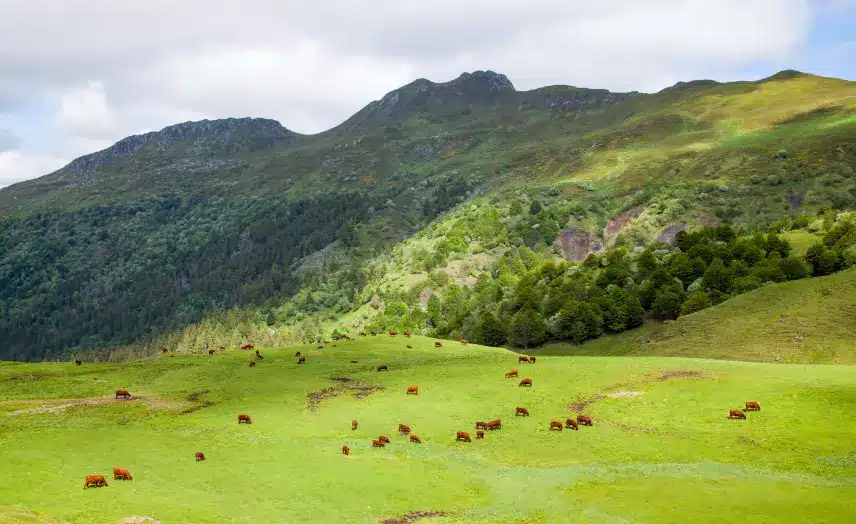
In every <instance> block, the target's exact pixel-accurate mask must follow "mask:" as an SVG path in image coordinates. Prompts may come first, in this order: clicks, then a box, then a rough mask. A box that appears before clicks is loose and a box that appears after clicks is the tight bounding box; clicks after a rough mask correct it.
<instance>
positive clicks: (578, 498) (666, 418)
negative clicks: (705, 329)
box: [0, 336, 856, 524]
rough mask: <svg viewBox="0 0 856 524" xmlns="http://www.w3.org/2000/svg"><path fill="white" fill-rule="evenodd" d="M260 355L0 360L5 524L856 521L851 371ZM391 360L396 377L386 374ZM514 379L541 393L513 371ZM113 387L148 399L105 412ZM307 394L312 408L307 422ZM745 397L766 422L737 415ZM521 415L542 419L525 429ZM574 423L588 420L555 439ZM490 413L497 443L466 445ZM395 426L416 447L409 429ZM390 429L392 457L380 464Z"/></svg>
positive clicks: (372, 340)
mask: <svg viewBox="0 0 856 524" xmlns="http://www.w3.org/2000/svg"><path fill="white" fill-rule="evenodd" d="M406 344H411V345H412V346H413V349H406V348H405V345H406ZM296 350H300V351H302V352H303V354H304V355H308V361H307V363H306V364H305V365H298V364H297V363H296V359H295V358H294V357H293V355H294V352H295V351H296ZM261 352H262V355H264V357H265V358H264V360H263V361H262V362H259V363H258V365H257V366H256V367H255V368H250V367H249V366H248V361H249V360H250V355H249V352H242V351H238V350H233V351H227V352H225V353H221V354H217V355H214V356H208V355H205V356H201V355H183V356H176V357H167V356H162V357H159V358H157V359H154V360H149V361H138V362H132V363H127V364H123V365H117V364H93V363H85V364H84V365H82V366H75V365H73V364H65V363H62V364H57V363H53V364H19V363H4V364H0V449H2V453H0V471H2V472H3V474H2V475H0V521H3V522H75V523H77V522H79V523H87V524H90V523H101V522H104V523H114V522H117V521H118V520H119V519H121V518H124V517H130V516H133V515H138V516H150V517H153V518H156V519H158V520H160V521H161V522H163V523H191V522H192V523H207V522H289V523H300V522H307V523H309V522H312V523H317V522H328V523H334V522H335V523H338V522H348V523H363V522H365V523H369V522H372V523H377V522H383V521H384V520H385V519H402V517H403V516H405V515H406V514H408V513H411V512H417V511H431V512H438V513H442V514H441V515H435V516H434V517H429V518H424V519H420V520H419V521H418V522H419V523H420V524H424V523H441V522H497V523H499V522H521V521H523V522H551V523H554V522H609V523H613V522H614V523H628V522H633V523H648V522H650V523H655V522H656V523H662V522H676V523H677V522H681V523H683V522H717V523H722V522H735V523H738V522H739V523H744V522H769V523H782V522H813V523H821V522H829V523H841V522H854V521H856V503H854V501H856V450H854V443H856V367H854V366H844V365H842V366H833V365H792V364H781V363H779V364H763V363H748V362H729V361H717V360H698V359H683V358H659V357H650V358H648V357H646V358H627V357H623V358H622V357H575V358H568V357H562V356H543V357H540V358H539V359H538V361H537V363H535V364H518V363H517V354H515V353H512V352H509V351H506V350H503V349H496V348H489V347H482V346H475V345H472V344H471V345H469V346H462V345H460V344H459V343H456V342H447V343H446V344H445V347H443V348H442V349H435V348H434V347H433V340H432V339H428V338H423V337H415V336H414V337H413V338H412V339H410V340H406V339H404V338H403V337H401V336H398V337H395V338H392V337H389V336H377V337H367V338H360V339H359V340H356V341H352V342H347V341H344V342H340V343H338V344H337V347H332V344H328V345H327V346H325V347H324V349H318V348H316V347H315V346H304V347H299V348H282V349H274V348H261ZM352 360H356V361H357V362H356V363H352V362H351V361H352ZM381 363H388V364H389V365H390V371H389V372H388V373H387V372H377V371H375V368H376V366H377V365H378V364H381ZM511 368H518V369H519V370H520V374H521V378H522V377H531V378H532V380H533V383H534V386H533V387H532V388H531V389H529V388H521V387H518V379H513V378H511V379H506V378H504V372H505V371H507V370H509V369H511ZM331 377H347V378H349V379H352V380H351V381H343V380H338V381H337V380H331ZM408 385H418V386H419V395H418V396H413V395H406V394H405V388H406V386H408ZM372 386H378V387H382V388H383V389H372ZM116 388H127V389H128V390H130V391H131V393H132V394H133V395H135V397H136V398H135V399H134V400H130V401H121V400H114V399H113V398H112V397H113V391H114V390H115V389H116ZM328 388H333V389H328ZM355 394H356V395H357V396H362V398H355V397H354V395H355ZM366 394H367V396H365V395H366ZM310 396H311V397H310ZM310 398H313V399H319V398H320V400H319V402H317V403H316V404H315V409H314V410H313V409H310V407H309V405H310V402H309V399H310ZM747 400H757V401H758V402H760V404H761V407H762V410H761V411H760V412H757V413H750V414H749V416H748V419H747V420H729V419H727V418H726V415H727V413H728V410H729V409H730V408H740V407H742V406H743V403H744V402H745V401H747ZM575 403H576V404H578V405H575V406H572V404H575ZM516 406H522V407H526V408H528V409H529V411H530V412H531V416H530V417H528V418H523V417H515V416H514V408H515V407H516ZM238 413H248V414H249V415H251V416H252V419H253V423H252V425H246V424H241V425H238V423H237V414H238ZM577 413H585V414H588V415H590V416H591V417H592V418H593V420H594V426H593V427H581V428H580V430H579V431H571V430H563V431H561V432H558V431H555V432H550V431H548V423H549V421H550V420H551V419H557V418H561V419H564V418H565V417H567V416H571V415H576V414H577ZM355 418H356V419H358V420H359V422H360V425H359V429H358V430H357V431H352V430H351V425H350V423H351V420H352V419H355ZM494 418H500V419H502V421H503V428H502V430H500V431H495V432H488V434H487V436H486V438H485V439H484V440H476V439H474V440H473V441H472V442H471V443H463V442H456V441H455V439H454V437H455V431H456V430H467V431H469V432H470V433H471V434H472V435H473V437H475V429H474V422H475V421H476V420H490V419H494ZM399 423H406V424H409V425H410V426H411V427H412V429H413V432H414V433H416V434H418V435H419V436H420V437H421V438H422V441H423V444H421V445H417V444H412V443H410V442H408V439H407V437H404V436H399V435H398V434H396V431H397V427H398V424H399ZM381 434H384V435H388V436H389V437H390V438H391V439H392V443H391V445H389V446H388V447H387V448H386V449H373V448H372V446H371V439H372V438H377V437H378V436H379V435H381ZM343 444H347V445H348V446H350V448H351V455H350V456H349V457H345V456H343V455H342V454H341V451H340V450H341V446H342V445H343ZM196 451H202V452H204V453H205V455H206V456H207V460H206V461H205V462H198V463H197V462H195V460H194V453H195V452H196ZM113 465H119V466H123V467H126V468H128V469H130V471H131V472H132V473H133V474H134V480H133V481H126V482H122V481H114V480H112V479H110V480H109V484H110V485H109V486H108V487H106V488H90V489H86V490H84V489H83V478H84V476H85V475H87V474H103V475H105V476H109V475H110V474H111V468H112V466H113ZM390 522H396V521H394V520H393V521H390ZM398 522H406V521H405V520H398Z"/></svg>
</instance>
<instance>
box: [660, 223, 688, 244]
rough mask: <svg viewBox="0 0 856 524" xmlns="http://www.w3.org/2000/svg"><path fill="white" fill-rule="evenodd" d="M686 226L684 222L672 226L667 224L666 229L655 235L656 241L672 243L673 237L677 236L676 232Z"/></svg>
mask: <svg viewBox="0 0 856 524" xmlns="http://www.w3.org/2000/svg"><path fill="white" fill-rule="evenodd" d="M686 228H687V225H686V224H675V225H673V226H669V227H667V228H666V229H664V230H662V231H660V234H659V235H657V242H664V243H666V244H672V243H674V241H675V237H676V236H677V234H678V232H679V231H683V230H685V229H686Z"/></svg>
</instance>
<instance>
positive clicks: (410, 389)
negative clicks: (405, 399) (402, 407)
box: [407, 386, 419, 395]
mask: <svg viewBox="0 0 856 524" xmlns="http://www.w3.org/2000/svg"><path fill="white" fill-rule="evenodd" d="M407 394H408V395H418V394H419V386H407Z"/></svg>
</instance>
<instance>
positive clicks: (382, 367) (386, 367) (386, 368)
mask: <svg viewBox="0 0 856 524" xmlns="http://www.w3.org/2000/svg"><path fill="white" fill-rule="evenodd" d="M377 370H378V371H389V364H381V365H380V366H378V367H377Z"/></svg>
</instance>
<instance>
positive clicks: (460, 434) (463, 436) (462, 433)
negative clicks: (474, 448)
mask: <svg viewBox="0 0 856 524" xmlns="http://www.w3.org/2000/svg"><path fill="white" fill-rule="evenodd" d="M455 440H463V441H464V442H472V439H471V438H470V434H469V433H467V432H466V431H458V432H457V433H456V434H455Z"/></svg>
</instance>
